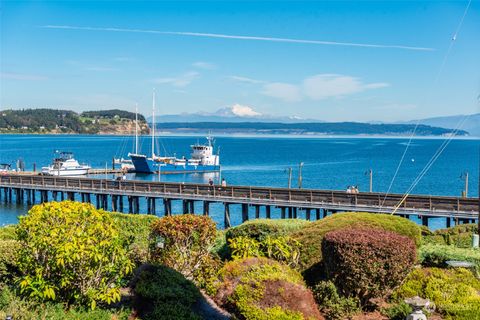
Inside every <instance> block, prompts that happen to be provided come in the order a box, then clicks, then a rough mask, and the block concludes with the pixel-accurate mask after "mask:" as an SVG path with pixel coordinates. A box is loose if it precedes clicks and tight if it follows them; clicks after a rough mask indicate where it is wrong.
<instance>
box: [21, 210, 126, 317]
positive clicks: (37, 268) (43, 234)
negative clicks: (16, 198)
mask: <svg viewBox="0 0 480 320" xmlns="http://www.w3.org/2000/svg"><path fill="white" fill-rule="evenodd" d="M17 235H18V239H19V241H20V242H21V247H20V250H19V253H18V266H19V269H20V271H21V272H22V274H23V277H22V279H21V282H20V288H21V291H22V293H24V294H27V295H29V296H30V297H33V298H36V299H38V300H41V301H45V300H53V301H62V302H65V303H68V304H72V303H79V304H84V305H89V306H90V307H92V308H95V306H96V304H97V302H103V303H106V304H110V303H112V302H116V301H119V300H120V287H121V282H122V280H123V278H124V277H125V276H126V275H127V274H129V273H130V272H131V271H132V268H133V263H132V262H131V261H130V259H129V258H128V255H127V251H126V250H125V248H124V247H123V242H122V241H121V240H120V239H119V236H118V231H117V229H116V226H115V224H114V222H113V220H112V218H111V216H110V214H109V213H107V212H104V211H101V210H97V209H95V208H94V207H93V206H92V205H91V204H86V203H78V202H72V201H64V202H49V203H45V204H42V205H36V206H34V207H33V208H32V209H31V210H30V211H29V212H28V214H27V215H26V216H23V217H20V223H19V225H18V227H17Z"/></svg>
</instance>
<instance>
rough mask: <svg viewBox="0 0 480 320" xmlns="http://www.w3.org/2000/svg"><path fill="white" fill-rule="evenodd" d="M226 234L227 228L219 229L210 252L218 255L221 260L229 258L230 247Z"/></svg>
mask: <svg viewBox="0 0 480 320" xmlns="http://www.w3.org/2000/svg"><path fill="white" fill-rule="evenodd" d="M225 234H226V231H225V230H217V233H216V237H215V241H214V243H213V246H212V249H211V250H210V253H212V254H213V255H216V256H218V257H219V258H220V259H221V260H227V259H228V258H229V249H228V245H227V238H226V237H225Z"/></svg>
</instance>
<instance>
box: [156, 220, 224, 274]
mask: <svg viewBox="0 0 480 320" xmlns="http://www.w3.org/2000/svg"><path fill="white" fill-rule="evenodd" d="M152 237H153V238H154V240H155V244H154V246H152V248H151V249H152V258H153V260H154V261H157V262H160V263H162V264H164V265H166V266H169V267H171V268H173V269H175V270H177V271H178V272H180V273H181V274H183V275H184V276H185V277H186V278H187V279H189V280H195V275H196V274H197V273H198V270H200V269H201V268H202V267H204V265H205V264H206V263H208V262H209V261H210V258H211V255H210V250H211V248H212V246H213V243H214V241H215V237H216V226H215V222H213V220H212V219H210V218H209V217H205V216H195V215H193V214H184V215H180V216H168V217H163V218H161V219H159V220H157V221H155V222H154V223H153V225H152Z"/></svg>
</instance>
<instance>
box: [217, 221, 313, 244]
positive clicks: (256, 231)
mask: <svg viewBox="0 0 480 320" xmlns="http://www.w3.org/2000/svg"><path fill="white" fill-rule="evenodd" d="M310 223H311V222H309V221H306V220H299V219H282V220H273V219H255V220H249V221H246V222H244V223H242V224H241V225H239V226H237V227H233V228H230V229H228V230H227V232H226V240H227V242H228V241H229V240H230V239H233V238H237V237H248V238H251V239H255V240H257V241H259V242H261V241H263V240H264V239H265V238H266V237H267V236H270V237H275V236H284V235H288V234H290V233H292V232H294V231H296V230H298V229H301V228H303V227H305V226H307V225H309V224H310Z"/></svg>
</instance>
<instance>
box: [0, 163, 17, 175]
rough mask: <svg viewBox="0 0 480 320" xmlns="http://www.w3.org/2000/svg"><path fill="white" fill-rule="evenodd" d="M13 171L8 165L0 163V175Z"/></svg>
mask: <svg viewBox="0 0 480 320" xmlns="http://www.w3.org/2000/svg"><path fill="white" fill-rule="evenodd" d="M12 171H15V170H13V169H12V166H11V165H10V164H8V163H0V174H7V173H9V172H12Z"/></svg>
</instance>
